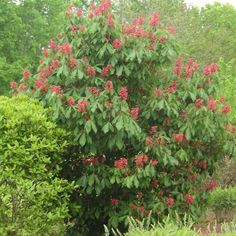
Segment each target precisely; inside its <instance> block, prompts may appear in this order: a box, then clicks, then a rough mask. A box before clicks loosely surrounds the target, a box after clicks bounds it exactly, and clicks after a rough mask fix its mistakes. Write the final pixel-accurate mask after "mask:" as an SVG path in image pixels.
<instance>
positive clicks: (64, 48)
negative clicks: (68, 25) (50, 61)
mask: <svg viewBox="0 0 236 236" xmlns="http://www.w3.org/2000/svg"><path fill="white" fill-rule="evenodd" d="M58 50H59V51H60V52H62V53H63V54H65V55H67V56H69V55H70V54H71V53H72V47H71V45H70V44H68V43H64V44H62V45H60V46H58Z"/></svg>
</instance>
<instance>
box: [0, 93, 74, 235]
mask: <svg viewBox="0 0 236 236" xmlns="http://www.w3.org/2000/svg"><path fill="white" fill-rule="evenodd" d="M47 113H48V112H47V111H46V110H45V109H43V108H42V106H41V105H40V104H39V103H38V102H36V101H33V100H30V99H29V98H27V97H21V96H19V97H14V98H11V99H9V98H6V97H0V166H1V167H0V168H1V169H0V235H20V236H21V235H22V236H27V235H29V236H31V235H50V234H53V233H54V234H56V235H61V234H62V233H63V231H64V230H65V226H66V225H65V224H64V218H66V217H68V209H67V207H68V199H69V191H70V188H71V186H70V185H69V184H68V182H67V181H65V180H63V179H60V178H58V177H57V175H58V172H59V170H60V167H59V163H60V162H61V161H62V160H61V156H60V155H61V152H62V151H63V150H64V148H66V147H67V145H68V144H67V142H66V141H64V140H65V138H66V137H67V134H66V132H65V131H63V130H61V129H58V128H57V127H56V126H55V124H53V123H52V122H51V121H49V120H48V118H47Z"/></svg>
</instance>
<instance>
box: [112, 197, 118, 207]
mask: <svg viewBox="0 0 236 236" xmlns="http://www.w3.org/2000/svg"><path fill="white" fill-rule="evenodd" d="M118 204H119V200H118V199H116V198H112V199H111V205H112V206H118Z"/></svg>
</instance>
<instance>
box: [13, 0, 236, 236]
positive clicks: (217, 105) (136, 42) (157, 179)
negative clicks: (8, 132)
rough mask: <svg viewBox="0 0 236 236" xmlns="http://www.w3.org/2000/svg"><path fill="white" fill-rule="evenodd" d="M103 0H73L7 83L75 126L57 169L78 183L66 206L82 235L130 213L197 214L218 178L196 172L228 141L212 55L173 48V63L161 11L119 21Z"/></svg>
mask: <svg viewBox="0 0 236 236" xmlns="http://www.w3.org/2000/svg"><path fill="white" fill-rule="evenodd" d="M110 6H111V4H110V1H109V0H105V1H102V2H101V3H100V4H99V5H95V4H92V5H91V6H90V10H89V12H88V13H87V14H83V12H82V9H81V8H76V7H74V6H72V5H71V6H70V7H69V8H68V11H67V13H66V15H67V17H68V24H67V26H66V28H65V29H64V31H62V32H60V34H58V36H57V39H56V40H50V43H49V48H47V49H44V50H43V57H42V59H41V62H40V66H39V68H38V74H36V75H35V76H31V74H30V72H29V71H28V70H27V69H25V71H24V73H23V80H22V82H21V84H17V83H15V82H12V83H11V87H12V89H13V91H14V94H15V95H16V94H18V93H19V92H21V93H27V94H29V95H30V96H33V97H36V98H37V99H39V100H42V101H43V102H44V104H45V105H46V106H51V107H52V110H53V112H54V119H55V120H56V121H57V122H58V124H60V125H61V126H63V127H65V128H66V129H68V130H71V131H72V132H73V134H74V140H75V143H76V145H75V147H74V150H72V149H71V150H70V152H69V153H68V157H65V158H66V161H67V165H66V167H65V169H64V176H66V177H67V178H68V179H70V180H71V181H72V180H75V181H76V183H77V187H78V188H77V189H75V191H74V194H73V197H72V203H71V213H72V216H73V218H74V219H75V220H74V223H75V225H76V226H78V230H79V232H80V233H82V234H83V235H84V234H86V235H91V234H92V235H96V234H98V235H100V234H101V231H102V226H103V224H104V223H105V224H108V226H109V227H118V226H119V227H120V228H121V230H122V229H124V227H125V225H127V215H131V216H133V217H135V218H137V219H142V218H145V217H147V216H148V215H150V213H151V220H152V221H156V220H157V219H161V218H162V216H163V215H166V214H168V213H170V214H171V213H173V212H174V210H176V211H178V212H179V214H183V213H184V212H187V213H189V214H191V215H192V216H193V217H196V216H197V215H199V214H200V213H201V206H203V205H204V202H205V200H206V198H207V192H208V191H209V190H212V189H213V188H215V187H216V185H215V183H214V182H212V183H210V185H209V186H205V184H204V183H202V176H204V175H205V174H207V173H208V174H211V173H212V172H213V171H214V165H215V163H216V162H217V160H219V159H220V158H221V157H222V156H223V155H225V150H227V151H228V153H229V154H230V155H231V154H232V152H233V151H234V143H233V142H232V143H231V142H228V141H227V138H228V136H229V134H228V133H230V132H233V131H232V127H231V126H226V125H227V118H226V115H227V114H228V113H229V112H230V110H231V107H230V106H229V105H226V104H225V101H224V98H220V97H215V98H214V96H218V92H217V87H218V84H219V80H218V78H217V77H216V76H215V72H216V71H217V65H216V64H211V65H208V66H206V67H204V69H203V70H202V69H201V68H200V67H199V65H198V64H197V63H196V62H194V61H193V60H188V61H186V62H184V60H183V59H182V58H181V57H178V58H177V60H176V63H175V65H173V66H172V65H171V64H170V62H171V60H172V59H173V57H175V55H176V50H175V43H174V39H173V38H172V35H173V33H174V32H173V28H172V27H164V26H163V25H161V23H160V22H159V17H160V16H159V14H158V13H153V14H152V15H151V16H150V18H149V19H148V21H145V20H144V18H142V17H139V18H136V19H135V20H134V21H133V22H132V23H131V24H125V23H120V21H119V19H118V18H117V17H115V16H114V15H112V13H111V12H110V10H109V9H110ZM225 127H227V131H229V132H228V133H226V132H225ZM78 209H79V210H78ZM76 230H77V227H75V228H74V229H72V231H71V234H72V235H74V234H75V233H76Z"/></svg>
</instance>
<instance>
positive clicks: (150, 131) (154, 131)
mask: <svg viewBox="0 0 236 236" xmlns="http://www.w3.org/2000/svg"><path fill="white" fill-rule="evenodd" d="M156 132H157V126H156V125H154V126H152V127H151V128H150V130H149V133H150V134H155V133H156Z"/></svg>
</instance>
